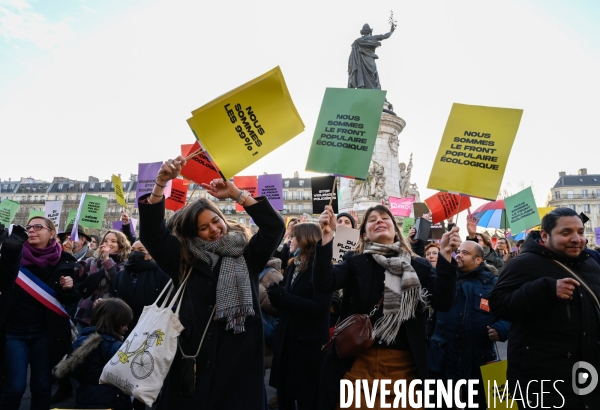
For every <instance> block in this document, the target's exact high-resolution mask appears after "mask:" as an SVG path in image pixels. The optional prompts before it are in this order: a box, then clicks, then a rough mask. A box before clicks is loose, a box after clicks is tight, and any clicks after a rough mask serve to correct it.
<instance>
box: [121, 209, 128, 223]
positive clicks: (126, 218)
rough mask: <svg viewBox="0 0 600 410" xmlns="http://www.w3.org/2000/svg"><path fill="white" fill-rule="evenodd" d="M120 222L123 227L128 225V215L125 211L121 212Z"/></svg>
mask: <svg viewBox="0 0 600 410" xmlns="http://www.w3.org/2000/svg"><path fill="white" fill-rule="evenodd" d="M121 222H123V225H129V215H127V212H125V211H121Z"/></svg>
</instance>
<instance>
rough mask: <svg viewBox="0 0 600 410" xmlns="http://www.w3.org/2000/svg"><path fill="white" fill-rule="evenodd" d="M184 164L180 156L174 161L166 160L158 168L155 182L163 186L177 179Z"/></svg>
mask: <svg viewBox="0 0 600 410" xmlns="http://www.w3.org/2000/svg"><path fill="white" fill-rule="evenodd" d="M186 162H187V161H186V160H185V158H183V157H182V156H181V155H179V156H178V157H177V158H175V159H168V160H166V161H165V162H163V164H162V165H161V167H160V171H159V172H158V175H157V176H156V181H157V182H158V183H159V184H161V185H165V184H166V183H167V182H169V181H170V180H172V179H175V178H177V177H178V176H179V173H180V172H181V168H183V167H184V166H185V164H186Z"/></svg>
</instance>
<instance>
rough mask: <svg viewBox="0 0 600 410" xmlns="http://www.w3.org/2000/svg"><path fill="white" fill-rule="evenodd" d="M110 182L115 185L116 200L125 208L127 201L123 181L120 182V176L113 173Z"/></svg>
mask: <svg viewBox="0 0 600 410" xmlns="http://www.w3.org/2000/svg"><path fill="white" fill-rule="evenodd" d="M112 183H113V186H114V187H115V198H116V199H117V202H118V203H119V204H120V205H121V206H123V208H127V201H126V200H125V191H123V182H121V177H119V176H118V175H115V174H113V176H112Z"/></svg>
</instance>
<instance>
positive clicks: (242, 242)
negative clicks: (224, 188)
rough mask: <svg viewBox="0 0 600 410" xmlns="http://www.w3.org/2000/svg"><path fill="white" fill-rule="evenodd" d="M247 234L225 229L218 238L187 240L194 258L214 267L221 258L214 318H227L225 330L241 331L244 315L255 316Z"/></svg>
mask: <svg viewBox="0 0 600 410" xmlns="http://www.w3.org/2000/svg"><path fill="white" fill-rule="evenodd" d="M245 247H246V237H245V236H244V234H242V233H239V232H228V233H227V235H225V236H224V237H223V238H221V239H219V240H218V241H205V240H202V239H200V238H194V239H193V240H192V242H191V243H190V248H189V250H190V252H191V253H192V255H194V256H195V257H196V258H198V259H200V260H203V261H204V262H206V263H208V264H209V265H210V267H211V268H214V267H215V265H216V263H217V261H218V260H219V257H221V258H222V261H221V269H220V271H219V280H218V282H217V303H216V313H215V320H219V319H224V318H226V320H227V325H226V326H225V329H226V330H229V329H233V332H234V333H242V332H244V331H245V330H246V329H245V327H244V322H245V321H246V316H254V314H255V312H254V308H253V306H252V288H251V287H250V275H249V273H248V267H247V266H246V260H245V259H244V248H245Z"/></svg>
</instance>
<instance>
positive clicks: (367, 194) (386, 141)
mask: <svg viewBox="0 0 600 410" xmlns="http://www.w3.org/2000/svg"><path fill="white" fill-rule="evenodd" d="M384 108H387V112H383V113H382V115H381V123H380V124H379V131H378V132H377V141H376V143H375V148H374V150H373V156H372V157H371V165H370V166H369V175H368V177H367V179H366V180H364V181H359V180H352V179H347V178H341V179H340V185H339V188H342V192H343V194H342V203H341V204H340V205H339V209H340V212H347V211H349V210H351V209H354V210H355V211H364V210H366V209H367V208H369V207H371V206H374V205H377V204H381V202H382V201H384V202H385V203H386V204H387V203H388V197H390V196H395V197H399V193H400V187H399V178H400V171H399V169H398V146H399V144H400V141H399V139H398V135H400V133H401V132H402V130H403V129H404V127H405V126H406V122H405V121H404V120H403V119H402V118H400V117H398V116H397V115H395V114H392V111H391V105H389V104H388V103H387V102H386V104H385V105H384Z"/></svg>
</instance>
